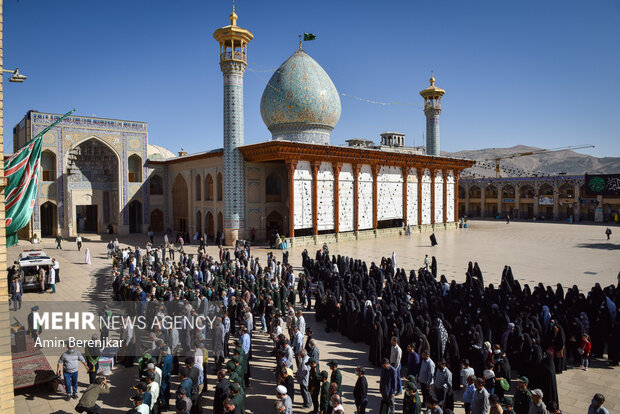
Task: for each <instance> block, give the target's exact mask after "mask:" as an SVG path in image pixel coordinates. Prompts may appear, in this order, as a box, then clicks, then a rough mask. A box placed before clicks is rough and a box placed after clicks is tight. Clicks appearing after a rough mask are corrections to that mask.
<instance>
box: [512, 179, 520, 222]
mask: <svg viewBox="0 0 620 414" xmlns="http://www.w3.org/2000/svg"><path fill="white" fill-rule="evenodd" d="M514 187H515V208H516V209H517V211H518V212H519V216H520V215H521V191H519V190H520V185H519V184H517V183H515V185H514ZM513 212H514V210H513ZM518 218H519V217H513V218H512V219H513V220H514V219H518Z"/></svg>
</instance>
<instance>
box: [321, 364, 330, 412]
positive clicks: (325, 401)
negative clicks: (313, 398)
mask: <svg viewBox="0 0 620 414" xmlns="http://www.w3.org/2000/svg"><path fill="white" fill-rule="evenodd" d="M319 379H320V381H321V395H320V398H319V412H320V413H321V414H326V413H327V407H328V406H329V382H327V371H321V374H320V375H319Z"/></svg>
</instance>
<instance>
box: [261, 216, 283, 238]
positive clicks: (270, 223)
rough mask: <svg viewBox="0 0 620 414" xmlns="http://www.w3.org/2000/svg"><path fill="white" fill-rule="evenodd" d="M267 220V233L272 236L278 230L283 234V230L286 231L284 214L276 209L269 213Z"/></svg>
mask: <svg viewBox="0 0 620 414" xmlns="http://www.w3.org/2000/svg"><path fill="white" fill-rule="evenodd" d="M265 221H266V224H267V235H268V236H271V235H273V234H275V233H276V232H278V233H280V235H282V232H283V231H284V223H283V219H282V215H281V214H280V213H278V212H277V211H275V210H274V211H272V212H271V213H269V215H268V216H267V219H266V220H265Z"/></svg>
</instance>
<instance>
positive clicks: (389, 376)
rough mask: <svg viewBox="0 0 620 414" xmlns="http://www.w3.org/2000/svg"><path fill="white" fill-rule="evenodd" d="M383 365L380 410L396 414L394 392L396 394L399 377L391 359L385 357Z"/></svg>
mask: <svg viewBox="0 0 620 414" xmlns="http://www.w3.org/2000/svg"><path fill="white" fill-rule="evenodd" d="M381 365H382V366H383V368H382V369H381V379H380V380H379V389H380V391H381V409H380V410H379V411H380V412H382V413H383V412H385V413H387V414H394V394H396V381H398V380H399V378H397V375H396V369H394V367H393V366H392V365H390V360H389V359H387V358H383V363H382V364H381ZM384 410H385V411H384Z"/></svg>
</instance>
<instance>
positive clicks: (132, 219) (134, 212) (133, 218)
mask: <svg viewBox="0 0 620 414" xmlns="http://www.w3.org/2000/svg"><path fill="white" fill-rule="evenodd" d="M128 208H129V232H130V233H140V232H141V231H142V203H141V202H139V201H138V200H133V201H132V202H131V203H129V206H128Z"/></svg>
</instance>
